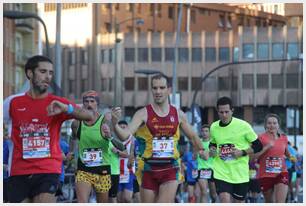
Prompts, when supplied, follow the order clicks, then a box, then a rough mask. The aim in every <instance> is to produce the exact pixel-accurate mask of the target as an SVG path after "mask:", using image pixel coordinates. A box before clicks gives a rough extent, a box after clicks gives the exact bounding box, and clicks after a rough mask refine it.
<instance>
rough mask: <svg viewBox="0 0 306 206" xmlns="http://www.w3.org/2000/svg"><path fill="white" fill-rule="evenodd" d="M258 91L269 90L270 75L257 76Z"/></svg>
mask: <svg viewBox="0 0 306 206" xmlns="http://www.w3.org/2000/svg"><path fill="white" fill-rule="evenodd" d="M256 77H257V78H256V79H257V81H256V83H257V89H267V88H268V87H269V76H268V74H257V76H256Z"/></svg>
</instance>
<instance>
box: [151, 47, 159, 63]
mask: <svg viewBox="0 0 306 206" xmlns="http://www.w3.org/2000/svg"><path fill="white" fill-rule="evenodd" d="M151 54H152V61H153V62H160V61H161V48H151Z"/></svg>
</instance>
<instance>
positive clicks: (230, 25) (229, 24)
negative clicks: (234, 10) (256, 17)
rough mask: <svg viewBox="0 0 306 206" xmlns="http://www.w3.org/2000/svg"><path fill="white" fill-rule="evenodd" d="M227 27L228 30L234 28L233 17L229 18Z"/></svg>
mask: <svg viewBox="0 0 306 206" xmlns="http://www.w3.org/2000/svg"><path fill="white" fill-rule="evenodd" d="M226 27H227V28H228V29H232V28H233V26H232V17H231V16H230V15H228V16H227V22H226Z"/></svg>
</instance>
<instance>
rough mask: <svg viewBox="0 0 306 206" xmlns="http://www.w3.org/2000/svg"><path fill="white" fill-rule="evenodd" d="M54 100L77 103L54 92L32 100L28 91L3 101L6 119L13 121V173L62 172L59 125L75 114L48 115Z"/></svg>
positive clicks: (7, 121)
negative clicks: (48, 107)
mask: <svg viewBox="0 0 306 206" xmlns="http://www.w3.org/2000/svg"><path fill="white" fill-rule="evenodd" d="M53 100H58V101H60V102H63V103H65V104H72V105H73V106H76V105H75V104H74V103H71V102H69V100H67V99H65V98H62V97H58V96H55V95H52V94H48V96H47V97H45V98H42V99H33V98H32V97H31V96H30V95H29V94H27V93H22V94H18V95H12V96H10V97H8V98H7V99H6V100H5V101H4V105H3V114H4V115H3V118H4V121H5V122H6V123H8V124H11V134H10V135H11V139H12V142H13V155H12V164H11V168H10V169H11V174H10V175H11V176H15V175H26V174H39V173H58V174H60V173H61V165H62V153H61V149H60V144H59V134H60V128H61V125H62V123H63V122H64V121H65V120H67V119H72V116H71V115H68V114H66V113H61V114H58V115H54V116H48V114H47V106H48V105H49V104H50V103H51V102H52V101H53Z"/></svg>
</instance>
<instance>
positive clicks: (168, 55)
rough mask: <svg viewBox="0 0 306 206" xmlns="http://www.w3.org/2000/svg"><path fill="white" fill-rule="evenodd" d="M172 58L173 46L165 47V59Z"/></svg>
mask: <svg viewBox="0 0 306 206" xmlns="http://www.w3.org/2000/svg"><path fill="white" fill-rule="evenodd" d="M173 60H174V48H165V61H173Z"/></svg>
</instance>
